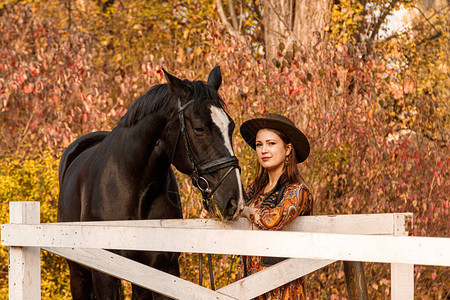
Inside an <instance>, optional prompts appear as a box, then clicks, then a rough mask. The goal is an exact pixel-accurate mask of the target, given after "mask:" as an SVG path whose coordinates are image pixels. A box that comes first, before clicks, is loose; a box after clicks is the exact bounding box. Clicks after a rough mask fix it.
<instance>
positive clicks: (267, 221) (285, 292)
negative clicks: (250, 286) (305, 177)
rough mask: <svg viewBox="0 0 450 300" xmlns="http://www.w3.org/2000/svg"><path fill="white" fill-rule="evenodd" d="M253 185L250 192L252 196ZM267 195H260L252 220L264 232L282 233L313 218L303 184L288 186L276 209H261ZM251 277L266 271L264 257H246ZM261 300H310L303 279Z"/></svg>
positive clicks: (260, 297) (258, 299)
mask: <svg viewBox="0 0 450 300" xmlns="http://www.w3.org/2000/svg"><path fill="white" fill-rule="evenodd" d="M251 189H252V185H250V186H249V188H248V189H247V194H249V193H250V191H251ZM266 195H267V194H262V195H260V196H259V197H258V198H257V199H256V200H253V201H255V208H256V212H255V215H252V216H250V218H251V219H252V222H253V225H255V226H256V227H257V228H259V229H264V230H282V229H284V228H285V227H286V226H287V225H288V224H289V223H290V222H291V221H292V220H294V219H295V218H296V217H297V216H301V215H310V214H311V212H312V204H313V201H312V195H311V192H310V191H309V189H308V188H307V187H306V186H305V185H304V184H302V183H296V184H288V185H287V186H286V189H285V191H284V194H283V198H282V199H281V201H280V203H278V205H276V206H275V207H273V208H269V207H261V204H262V202H263V200H264V199H265V197H266ZM244 259H245V263H246V265H247V275H251V274H254V273H256V272H259V271H261V270H263V269H265V268H266V267H264V266H262V264H261V257H260V256H246V257H244ZM243 262H244V261H243V259H241V263H240V265H239V272H238V278H239V279H240V278H243V277H244V267H243ZM255 299H257V300H265V299H267V300H278V299H283V300H284V299H285V300H295V299H299V300H300V299H306V295H305V290H304V284H303V280H302V278H299V279H296V280H294V281H291V282H289V283H287V284H285V285H283V286H281V287H279V288H277V289H275V290H272V291H270V292H268V293H266V294H264V295H261V296H258V297H257V298H255Z"/></svg>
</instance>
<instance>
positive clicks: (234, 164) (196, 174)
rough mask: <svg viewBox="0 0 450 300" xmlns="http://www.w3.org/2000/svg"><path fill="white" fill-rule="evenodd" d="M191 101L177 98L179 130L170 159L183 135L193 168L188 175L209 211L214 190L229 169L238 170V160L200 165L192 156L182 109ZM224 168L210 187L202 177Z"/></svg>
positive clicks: (220, 160)
mask: <svg viewBox="0 0 450 300" xmlns="http://www.w3.org/2000/svg"><path fill="white" fill-rule="evenodd" d="M192 103H194V100H191V101H189V102H188V103H186V104H185V105H183V106H181V100H180V98H178V118H179V120H180V130H179V131H178V135H177V140H176V143H175V147H174V148H173V153H172V160H171V161H172V162H173V160H174V158H175V153H176V150H177V148H178V142H179V140H180V136H181V135H183V138H184V141H185V144H186V147H187V150H188V151H187V152H188V157H189V160H190V162H191V167H192V169H193V171H192V173H191V175H190V177H191V179H192V183H193V184H194V186H196V187H197V188H198V189H199V190H200V192H201V193H202V203H203V207H204V208H205V209H206V210H207V211H209V209H210V204H211V201H212V200H211V199H212V196H213V194H214V192H215V191H216V190H217V188H218V187H219V186H220V185H221V184H222V182H223V181H224V180H225V178H226V177H227V176H228V175H229V174H230V173H231V171H233V170H234V169H235V168H238V169H239V170H240V168H239V161H238V159H237V157H236V156H227V157H222V158H219V159H216V160H213V161H211V162H208V163H206V164H203V165H200V164H198V163H197V161H196V160H195V158H194V151H193V150H192V146H191V143H190V141H189V136H188V134H187V131H186V124H185V120H184V110H185V109H186V108H187V107H189V106H190V105H191V104H192ZM225 168H229V169H228V171H227V172H226V173H225V174H224V175H223V176H222V178H221V179H220V180H219V182H218V183H217V184H216V186H214V187H213V188H211V187H210V186H211V185H210V184H209V182H208V180H207V179H206V178H205V177H203V175H205V174H210V173H213V172H216V171H218V170H221V169H225ZM216 213H219V214H220V215H221V213H220V211H219V210H218V209H217V211H216Z"/></svg>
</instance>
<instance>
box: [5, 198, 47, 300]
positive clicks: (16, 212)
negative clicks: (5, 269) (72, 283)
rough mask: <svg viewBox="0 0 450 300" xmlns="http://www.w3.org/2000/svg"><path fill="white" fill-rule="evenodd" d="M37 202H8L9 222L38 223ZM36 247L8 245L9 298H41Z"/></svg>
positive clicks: (39, 260)
mask: <svg viewBox="0 0 450 300" xmlns="http://www.w3.org/2000/svg"><path fill="white" fill-rule="evenodd" d="M39 209H40V203H39V202H31V201H26V202H25V201H24V202H10V203H9V223H10V224H39V223H40V213H39ZM40 252H41V251H40V248H37V247H16V246H11V247H9V299H10V300H24V299H26V300H28V299H31V300H34V299H41V257H40Z"/></svg>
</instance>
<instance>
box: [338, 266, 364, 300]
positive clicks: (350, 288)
mask: <svg viewBox="0 0 450 300" xmlns="http://www.w3.org/2000/svg"><path fill="white" fill-rule="evenodd" d="M343 264H344V274H345V283H346V285H347V293H348V298H349V299H350V300H368V299H369V296H368V294H367V284H366V275H365V274H364V263H363V262H360V261H343Z"/></svg>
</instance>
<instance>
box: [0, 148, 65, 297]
mask: <svg viewBox="0 0 450 300" xmlns="http://www.w3.org/2000/svg"><path fill="white" fill-rule="evenodd" d="M57 170H58V161H57V160H56V159H55V158H54V157H53V156H51V155H50V154H49V153H48V152H45V153H43V154H36V155H33V156H27V157H24V158H22V157H17V156H14V155H9V154H4V155H3V156H2V157H1V159H0V185H1V187H2V188H1V189H0V203H1V212H2V213H1V214H0V223H2V224H4V223H9V202H11V201H39V202H40V203H41V222H42V223H45V222H56V214H57V203H58V173H57ZM0 260H1V263H0V266H1V267H0V268H1V269H0V273H1V275H2V276H0V298H1V299H7V298H8V248H7V247H1V248H0ZM41 268H42V269H41V273H42V276H41V292H42V298H43V299H65V298H69V295H70V288H69V285H68V284H69V282H68V280H67V279H68V273H69V272H68V267H67V264H66V262H65V260H64V259H63V258H61V257H59V256H56V255H53V254H50V253H48V252H45V251H41Z"/></svg>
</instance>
